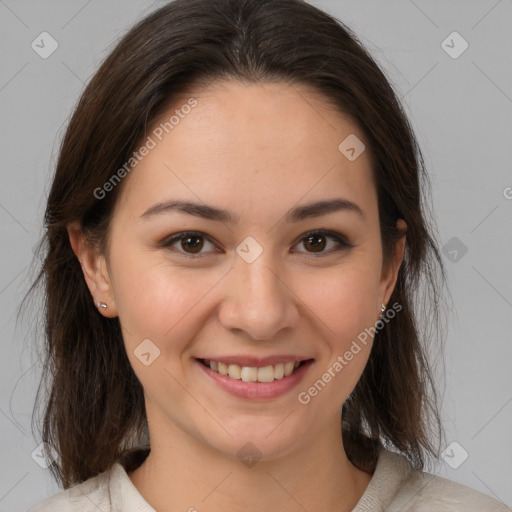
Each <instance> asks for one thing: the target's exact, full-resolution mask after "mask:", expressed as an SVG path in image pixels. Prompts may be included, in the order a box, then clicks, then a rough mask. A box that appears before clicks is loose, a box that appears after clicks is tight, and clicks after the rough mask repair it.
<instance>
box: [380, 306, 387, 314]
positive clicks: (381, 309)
mask: <svg viewBox="0 0 512 512" xmlns="http://www.w3.org/2000/svg"><path fill="white" fill-rule="evenodd" d="M380 311H381V313H384V311H386V304H382V306H381V308H380Z"/></svg>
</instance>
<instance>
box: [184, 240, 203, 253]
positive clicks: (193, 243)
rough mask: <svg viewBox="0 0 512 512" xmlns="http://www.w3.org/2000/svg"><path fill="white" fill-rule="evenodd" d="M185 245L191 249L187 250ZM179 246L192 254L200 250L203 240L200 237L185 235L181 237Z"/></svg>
mask: <svg viewBox="0 0 512 512" xmlns="http://www.w3.org/2000/svg"><path fill="white" fill-rule="evenodd" d="M187 247H189V248H190V249H191V250H190V251H187ZM181 248H182V249H184V250H185V251H187V252H191V253H193V254H196V253H198V252H200V251H201V249H202V248H203V240H202V237H200V236H197V235H193V236H187V237H184V238H182V239H181Z"/></svg>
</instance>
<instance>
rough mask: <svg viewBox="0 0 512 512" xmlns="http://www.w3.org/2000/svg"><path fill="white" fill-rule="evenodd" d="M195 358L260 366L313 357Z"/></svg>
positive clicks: (305, 359)
mask: <svg viewBox="0 0 512 512" xmlns="http://www.w3.org/2000/svg"><path fill="white" fill-rule="evenodd" d="M197 359H201V360H207V361H217V362H219V363H224V364H228V365H229V364H237V365H239V366H249V367H252V368H260V367H262V366H270V365H275V364H279V363H288V362H289V361H293V362H299V363H300V362H302V361H308V360H309V359H313V358H311V357H301V356H296V355H276V356H267V357H255V356H211V357H198V358H197Z"/></svg>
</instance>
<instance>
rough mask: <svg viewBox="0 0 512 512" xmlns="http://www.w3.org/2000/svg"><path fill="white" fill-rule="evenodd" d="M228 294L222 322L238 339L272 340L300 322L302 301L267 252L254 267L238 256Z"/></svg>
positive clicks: (220, 319)
mask: <svg viewBox="0 0 512 512" xmlns="http://www.w3.org/2000/svg"><path fill="white" fill-rule="evenodd" d="M225 290H226V291H225V294H224V295H223V300H222V303H221V305H220V308H219V312H218V316H219V321H220V323H221V324H222V325H223V327H224V328H225V329H229V330H231V331H233V332H235V333H236V334H237V335H238V336H239V335H240V334H241V333H242V334H243V335H244V336H245V337H247V338H250V339H252V340H257V341H265V340H272V339H275V338H277V337H278V335H279V333H280V331H282V330H286V329H287V328H288V329H293V328H294V327H296V326H297V324H298V322H299V319H300V314H299V310H298V307H300V306H299V303H300V300H299V298H298V297H297V296H296V295H295V294H294V293H293V290H292V289H291V286H290V283H287V282H286V277H285V276H283V273H282V272H280V271H279V268H278V265H275V262H274V263H273V262H272V261H271V255H269V256H268V257H267V255H266V251H263V253H262V254H261V255H260V256H259V257H258V258H257V259H256V260H255V261H253V262H252V263H248V262H246V261H245V260H244V259H243V258H241V257H238V256H237V258H236V260H235V263H234V266H233V268H232V269H231V271H230V272H229V275H228V276H227V282H226V283H225Z"/></svg>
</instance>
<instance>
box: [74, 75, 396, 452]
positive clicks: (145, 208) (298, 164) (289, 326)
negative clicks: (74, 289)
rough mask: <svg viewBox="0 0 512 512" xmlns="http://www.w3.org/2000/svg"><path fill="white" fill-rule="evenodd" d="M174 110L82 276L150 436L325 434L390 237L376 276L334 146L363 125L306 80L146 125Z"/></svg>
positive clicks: (263, 448)
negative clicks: (130, 375)
mask: <svg viewBox="0 0 512 512" xmlns="http://www.w3.org/2000/svg"><path fill="white" fill-rule="evenodd" d="M191 97H193V98H194V100H195V102H191V101H189V99H190V98H191ZM186 104H189V105H194V106H193V107H192V108H183V105H186ZM176 109H177V110H178V111H179V112H180V113H181V115H178V117H176V119H178V118H179V121H178V122H176V119H174V121H173V127H172V129H169V125H167V131H168V132H169V133H166V130H163V129H162V126H161V125H160V124H159V123H157V124H156V125H155V126H154V127H152V131H151V132H149V133H150V136H151V137H152V140H153V142H154V143H156V144H155V146H154V147H152V148H151V149H150V150H149V151H148V152H147V153H148V154H147V155H146V156H144V157H143V158H142V160H141V161H140V163H138V164H137V166H136V167H135V168H134V169H133V170H132V171H131V172H130V174H129V175H128V176H126V177H125V178H124V180H123V182H122V184H121V185H120V186H121V187H122V188H121V190H120V196H119V199H118V201H117V204H116V209H115V212H114V216H113V220H112V223H111V227H110V233H109V246H108V252H107V254H106V255H105V257H103V256H102V255H98V256H95V257H94V258H96V259H94V258H91V259H90V261H92V262H93V263H91V266H90V271H88V272H87V275H86V278H87V282H88V284H89V286H90V289H91V292H92V294H93V296H94V298H95V300H96V301H97V300H101V301H102V302H106V303H107V304H108V309H107V310H104V311H102V314H105V315H108V316H119V319H120V322H121V325H122V328H123V333H124V343H125V346H126V351H127V355H128V357H129V360H130V363H131V365H132V366H133V369H134V371H135V373H136V375H137V377H138V378H139V380H140V382H141V383H142V386H143V388H144V392H145V398H146V409H147V414H148V421H149V424H150V434H151V435H153V433H151V429H153V431H154V432H156V431H157V430H158V432H159V433H160V435H161V436H164V435H168V436H171V437H172V436H181V437H182V438H187V439H193V440H194V442H199V443H203V444H204V445H205V446H207V447H209V448H213V449H215V450H217V451H220V452H222V453H225V454H229V455H230V456H234V455H235V454H236V453H237V452H238V451H239V450H240V448H241V447H242V446H244V445H245V443H246V442H249V441H250V442H251V443H253V445H255V446H256V447H257V448H258V450H259V451H260V452H261V454H262V455H263V457H265V458H267V459H272V458H274V457H278V456H281V455H283V454H285V453H289V452H293V451H294V450H300V449H301V447H303V446H305V445H311V443H312V442H313V441H314V439H315V438H318V436H320V435H321V434H322V433H325V431H326V430H328V429H336V431H337V432H338V433H339V426H340V411H341V407H342V404H343V403H344V402H345V400H346V399H347V397H348V395H349V394H350V393H351V391H352V390H353V389H354V387H355V385H356V383H357V381H358V379H359V377H360V375H361V373H362V371H363V369H364V367H365V364H366V362H367V359H368V356H369V353H370V349H371V342H372V339H371V336H369V337H367V343H366V344H363V343H360V342H359V343H358V345H359V351H358V352H357V353H355V354H354V352H355V350H352V354H353V357H351V358H350V360H347V359H348V358H347V357H344V355H345V354H346V353H347V351H350V350H351V347H353V346H354V345H353V342H354V340H358V336H360V334H361V333H362V332H365V329H368V328H370V327H373V326H374V325H375V322H376V321H377V320H378V318H379V314H380V307H381V303H383V302H384V303H387V301H388V300H389V297H390V295H391V292H392V290H393V287H394V284H395V280H396V273H397V271H398V267H399V264H400V261H401V255H402V252H401V249H403V246H402V245H400V246H399V247H398V249H399V250H398V256H397V260H396V262H395V263H394V266H393V267H392V268H391V269H390V271H389V272H387V273H383V271H382V248H381V243H380V230H379V217H378V209H377V194H376V188H375V183H374V181H373V178H372V173H371V162H370V156H369V152H368V151H363V152H362V153H361V154H360V156H358V157H357V158H356V159H355V160H354V159H353V158H352V159H349V158H347V156H346V155H347V154H348V155H349V156H352V154H351V153H350V152H349V153H347V152H345V153H343V152H342V151H341V150H340V149H339V148H338V146H339V145H340V143H341V142H342V141H344V140H345V139H346V138H347V137H348V136H352V137H353V136H354V135H355V136H356V137H357V138H358V139H359V140H360V141H364V136H363V134H362V132H361V131H360V130H359V129H358V128H357V126H356V125H355V124H353V123H352V122H351V121H350V119H348V118H347V117H346V116H344V115H343V114H341V113H339V112H337V111H335V110H334V109H333V108H332V107H329V106H328V104H326V103H324V101H323V100H322V98H320V97H318V96H316V95H315V94H314V92H313V91H311V90H308V89H306V88H304V87H298V86H294V87H291V86H289V85H285V84H264V85H261V84H260V85H242V84H239V83H235V82H218V83H216V84H215V85H213V86H210V87H208V88H206V89H201V90H196V91H193V92H191V94H190V95H187V96H182V97H180V98H179V99H177V101H176V104H175V105H174V106H173V109H172V112H171V111H170V112H169V113H167V114H166V115H165V116H163V117H162V120H161V121H162V122H163V123H165V122H166V121H169V118H170V116H171V115H172V114H173V113H174V111H175V110H176ZM185 112H187V113H186V114H185ZM159 126H160V128H159ZM160 139H161V140H160ZM349 140H350V139H349ZM144 142H147V141H144ZM149 146H153V143H149ZM176 202H181V204H182V207H179V206H177V205H176ZM185 203H194V204H196V205H197V206H192V205H188V206H184V205H185ZM313 204H317V207H312V206H311V205H313ZM329 204H330V207H329V206H328V205H329ZM322 205H323V206H322ZM403 241H404V239H402V240H401V242H403ZM74 247H76V245H74ZM86 266H87V265H86ZM366 332H367V331H366ZM359 339H360V338H359ZM340 357H341V358H342V359H343V361H344V363H341V362H340ZM205 360H206V364H208V363H207V362H208V361H213V364H212V365H211V366H212V367H213V369H212V368H211V367H210V368H207V366H206V365H205V363H204V362H205ZM336 361H338V366H336V365H335V363H336ZM296 362H297V363H301V364H300V366H298V368H296V369H294V370H293V372H292V373H291V374H290V375H284V376H283V375H282V374H283V372H286V374H288V373H289V372H290V371H291V370H290V367H295V366H296V364H293V363H296ZM220 363H222V364H220ZM290 363H291V364H290ZM333 365H334V366H333ZM339 365H341V366H342V369H341V370H340V369H339ZM329 370H330V371H329ZM226 371H227V372H228V375H222V373H225V372H226ZM326 372H328V373H330V375H331V378H330V379H328V378H326V377H324V378H323V379H322V376H323V375H324V374H325V373H326ZM240 376H242V377H243V378H244V379H243V380H242V379H240V378H239V377H240ZM254 379H258V382H254ZM318 379H322V382H323V385H318ZM260 380H261V381H264V382H259V381H260ZM269 381H270V382H269ZM315 381H316V382H317V386H316V393H315V392H314V391H313V392H309V391H308V390H310V388H311V387H312V386H314V383H315ZM326 381H327V382H326ZM164 433H165V434H164Z"/></svg>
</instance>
